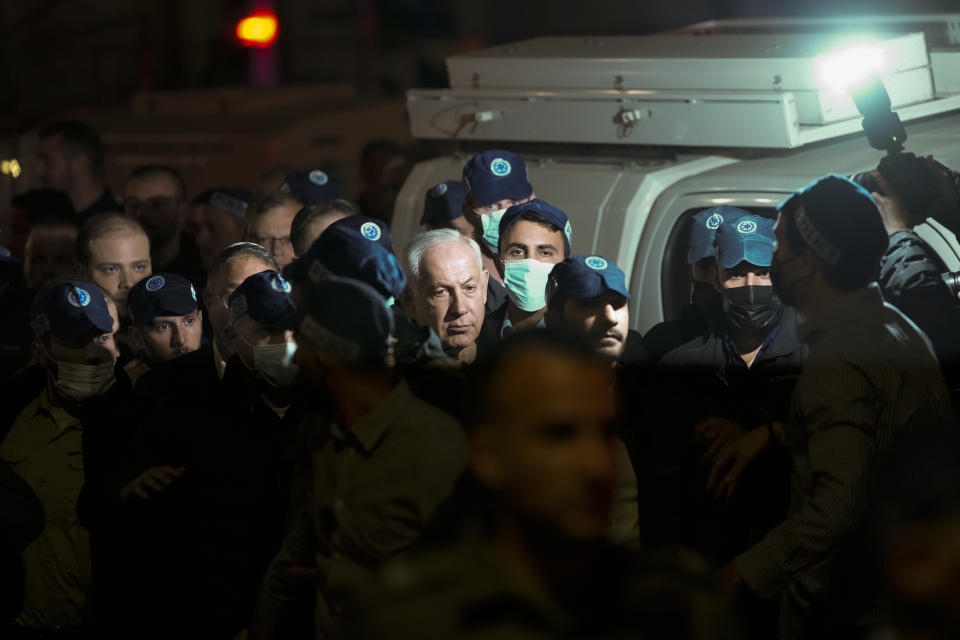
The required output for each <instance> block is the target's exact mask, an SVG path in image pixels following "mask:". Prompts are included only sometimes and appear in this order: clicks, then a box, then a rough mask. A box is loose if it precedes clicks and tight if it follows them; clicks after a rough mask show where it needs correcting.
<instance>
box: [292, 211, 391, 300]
mask: <svg viewBox="0 0 960 640" xmlns="http://www.w3.org/2000/svg"><path fill="white" fill-rule="evenodd" d="M294 263H297V264H296V267H294ZM284 274H289V275H290V277H291V278H292V279H293V280H294V281H295V282H300V281H302V280H304V279H305V278H306V277H309V279H310V280H312V281H313V282H319V281H321V280H325V279H327V278H329V277H331V276H337V277H341V278H352V279H354V280H359V281H361V282H363V283H364V284H367V285H369V286H371V287H373V288H374V289H376V290H377V292H378V293H380V295H381V296H383V297H384V298H386V299H388V300H389V299H391V298H392V299H397V298H399V297H400V294H401V293H402V292H403V287H404V286H406V284H407V276H406V274H405V273H404V272H403V268H401V266H400V263H399V262H398V260H397V257H396V256H395V255H393V253H391V252H390V251H387V250H386V249H384V248H383V246H382V245H380V244H379V243H377V242H373V241H371V240H368V239H366V238H364V237H363V236H361V235H360V233H359V232H357V231H356V230H355V229H352V228H350V227H346V226H340V227H338V226H336V225H330V227H329V228H328V229H327V230H326V231H324V232H323V233H322V234H320V237H319V238H317V239H316V241H314V243H313V244H312V245H310V248H309V249H308V250H307V252H306V253H304V254H303V255H302V256H300V257H299V258H297V260H295V261H294V262H292V263H290V264H289V265H287V268H286V269H284Z"/></svg>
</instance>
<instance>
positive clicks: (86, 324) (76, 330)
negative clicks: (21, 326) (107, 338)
mask: <svg viewBox="0 0 960 640" xmlns="http://www.w3.org/2000/svg"><path fill="white" fill-rule="evenodd" d="M30 328H31V329H32V330H33V336H34V337H35V338H37V339H39V338H42V337H43V336H45V335H47V334H48V333H49V334H52V335H53V337H55V338H56V339H57V340H60V341H61V342H63V343H64V344H66V345H67V346H69V347H71V348H80V347H82V346H84V345H85V344H86V343H87V342H89V341H90V340H92V339H93V338H96V337H97V336H102V335H103V334H105V333H113V316H111V315H110V308H109V306H108V303H107V298H106V297H105V296H104V295H103V294H102V293H100V289H98V288H97V286H96V285H94V284H92V283H89V282H81V281H69V282H61V283H59V284H55V285H53V286H52V287H50V288H49V289H46V290H45V291H42V292H41V293H40V294H39V295H38V296H37V299H36V300H34V302H33V306H31V307H30Z"/></svg>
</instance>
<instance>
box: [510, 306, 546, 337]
mask: <svg viewBox="0 0 960 640" xmlns="http://www.w3.org/2000/svg"><path fill="white" fill-rule="evenodd" d="M508 305H509V303H508ZM510 309H511V307H510V306H507V313H506V314H504V316H503V325H502V326H501V327H500V339H501V340H503V339H506V338H509V337H510V336H512V335H513V334H515V333H517V331H518V329H515V328H514V327H513V323H512V322H510ZM546 326H547V322H546V320H544V317H543V316H540V319H539V320H538V321H537V327H536V328H537V329H545V328H546Z"/></svg>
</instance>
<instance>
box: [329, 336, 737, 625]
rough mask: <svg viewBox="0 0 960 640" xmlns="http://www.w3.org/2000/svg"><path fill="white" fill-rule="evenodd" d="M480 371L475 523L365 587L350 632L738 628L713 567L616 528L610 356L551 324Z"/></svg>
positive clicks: (511, 342)
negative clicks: (713, 580) (641, 543)
mask: <svg viewBox="0 0 960 640" xmlns="http://www.w3.org/2000/svg"><path fill="white" fill-rule="evenodd" d="M477 374H478V377H477V379H476V387H475V398H474V400H475V403H476V411H475V412H474V414H473V416H474V419H473V422H472V424H471V425H470V428H469V431H468V435H469V440H470V450H471V460H470V466H469V473H470V475H471V477H473V478H474V479H475V481H476V483H477V485H478V490H479V492H480V494H479V496H478V497H477V498H476V499H475V500H473V501H472V502H471V503H470V507H471V510H472V515H473V520H472V524H471V525H470V526H468V528H467V530H466V531H465V532H464V534H463V535H462V536H460V537H459V538H458V539H457V540H456V541H454V542H453V543H452V544H451V545H449V546H446V547H443V548H440V549H436V550H424V551H423V552H421V553H419V554H412V555H410V556H408V557H404V558H403V559H398V560H396V561H395V562H393V563H391V564H390V565H389V566H387V567H386V568H385V569H384V571H383V572H382V573H381V575H380V578H379V580H378V581H377V582H376V583H374V584H372V585H369V586H367V588H365V589H361V590H358V591H357V593H356V596H355V598H356V601H355V603H354V606H353V607H351V609H350V611H351V612H352V614H353V615H351V616H349V618H348V621H349V627H348V628H347V629H346V634H345V637H351V638H363V639H373V638H398V637H399V638H407V637H418V638H429V639H439V638H481V637H489V638H563V637H590V638H627V637H630V638H633V637H636V638H646V637H662V634H663V633H664V630H667V629H669V630H670V633H672V634H674V633H675V634H676V635H675V636H673V635H671V637H677V638H685V639H686V638H690V639H692V638H711V637H726V634H727V633H729V628H728V627H727V626H726V625H725V623H724V615H723V612H722V606H723V605H722V604H721V602H720V601H719V600H718V599H717V597H716V595H715V594H712V593H711V592H710V588H709V587H708V586H706V585H707V584H708V583H705V582H704V581H703V580H702V575H701V576H696V575H691V574H690V573H688V572H686V571H684V570H682V569H681V568H679V567H677V566H675V565H673V564H671V563H667V562H664V561H662V560H658V559H655V558H653V557H639V556H638V555H635V554H634V553H632V552H630V551H628V550H625V549H623V548H622V547H619V546H617V545H613V544H610V543H608V542H606V541H605V540H604V535H605V533H606V531H607V526H608V522H609V516H610V503H611V497H612V494H613V487H614V477H615V469H614V448H613V447H614V437H613V434H612V432H611V430H610V428H609V423H610V421H611V420H612V419H614V410H613V406H614V404H615V403H613V402H611V396H610V387H611V385H612V384H613V372H612V370H611V368H610V366H609V363H608V362H602V361H600V362H598V361H597V359H596V357H595V353H594V352H593V350H592V349H591V348H590V347H589V346H588V345H586V344H584V343H582V342H581V341H580V340H578V339H577V338H575V337H574V338H571V337H570V335H569V334H566V333H562V334H557V333H556V332H554V331H552V330H550V329H545V330H543V331H533V332H526V333H521V334H517V335H516V336H513V337H512V338H510V339H508V340H506V341H504V342H503V343H502V344H501V345H498V349H497V351H496V352H495V353H494V354H493V355H491V356H490V358H489V359H487V360H486V361H484V362H482V363H481V364H480V368H479V369H478V370H477ZM681 621H682V622H681ZM688 622H689V624H687V623H688ZM685 631H686V633H685Z"/></svg>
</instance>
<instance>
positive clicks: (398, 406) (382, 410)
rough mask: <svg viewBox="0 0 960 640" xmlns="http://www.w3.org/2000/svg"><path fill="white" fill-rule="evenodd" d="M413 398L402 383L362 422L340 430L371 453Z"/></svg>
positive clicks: (403, 382) (366, 451)
mask: <svg viewBox="0 0 960 640" xmlns="http://www.w3.org/2000/svg"><path fill="white" fill-rule="evenodd" d="M412 398H413V396H412V395H411V393H410V389H409V387H408V386H407V383H406V382H405V381H401V382H400V383H399V384H397V385H396V386H394V388H393V390H392V391H391V392H390V393H389V394H388V395H387V397H386V398H384V399H383V401H382V402H381V403H380V404H378V405H377V407H376V409H374V410H373V411H371V412H370V413H368V414H367V415H366V416H364V417H363V419H362V420H360V421H359V422H357V423H356V424H353V425H351V426H350V427H349V429H344V428H342V427H341V428H340V429H339V431H340V432H341V433H345V432H349V433H351V434H353V437H354V438H355V439H356V440H357V442H358V443H359V444H360V447H361V448H362V449H363V450H364V452H365V453H368V454H369V453H370V452H372V451H373V449H374V448H376V446H377V444H378V443H379V442H380V440H381V438H383V435H384V434H385V433H386V432H387V429H389V428H390V425H391V424H393V423H394V422H395V421H396V419H397V417H398V416H399V415H400V414H401V413H403V411H404V409H405V408H406V406H407V404H408V403H409V402H410V400H411V399H412Z"/></svg>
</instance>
